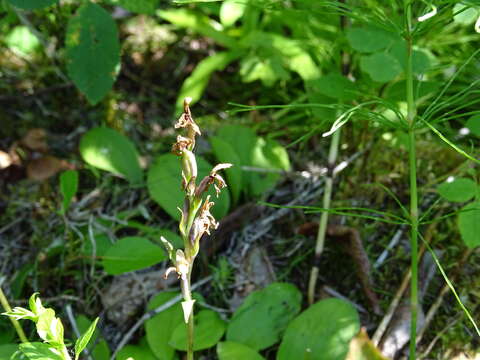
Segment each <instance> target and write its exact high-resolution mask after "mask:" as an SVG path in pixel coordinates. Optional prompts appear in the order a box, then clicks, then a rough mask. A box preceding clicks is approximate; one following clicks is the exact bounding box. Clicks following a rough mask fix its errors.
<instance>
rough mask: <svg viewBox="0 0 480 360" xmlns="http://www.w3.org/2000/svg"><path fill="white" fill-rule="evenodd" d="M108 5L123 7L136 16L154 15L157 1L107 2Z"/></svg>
mask: <svg viewBox="0 0 480 360" xmlns="http://www.w3.org/2000/svg"><path fill="white" fill-rule="evenodd" d="M108 2H109V3H111V4H114V5H118V6H121V7H123V8H124V9H126V10H128V11H131V12H134V13H138V14H147V15H153V14H155V10H156V9H157V6H158V0H108Z"/></svg>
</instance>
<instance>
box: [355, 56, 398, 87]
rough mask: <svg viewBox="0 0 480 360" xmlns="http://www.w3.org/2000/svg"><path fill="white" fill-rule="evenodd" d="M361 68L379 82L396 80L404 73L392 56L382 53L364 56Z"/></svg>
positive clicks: (361, 60)
mask: <svg viewBox="0 0 480 360" xmlns="http://www.w3.org/2000/svg"><path fill="white" fill-rule="evenodd" d="M360 67H361V68H362V70H363V71H365V72H366V73H367V74H368V75H370V77H371V78H372V79H373V80H374V81H377V82H382V83H383V82H387V81H390V80H393V79H395V78H396V77H397V76H398V75H400V73H401V72H402V67H401V65H400V63H399V62H398V60H397V59H396V58H395V57H394V56H393V55H391V54H389V53H385V52H380V53H375V54H372V55H367V56H362V57H361V59H360Z"/></svg>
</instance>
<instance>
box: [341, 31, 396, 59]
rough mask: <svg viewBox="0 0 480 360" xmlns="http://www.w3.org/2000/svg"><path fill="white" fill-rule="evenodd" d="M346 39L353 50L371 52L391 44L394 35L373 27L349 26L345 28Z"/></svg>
mask: <svg viewBox="0 0 480 360" xmlns="http://www.w3.org/2000/svg"><path fill="white" fill-rule="evenodd" d="M347 39H348V42H349V43H350V46H351V47H352V48H353V49H354V50H356V51H359V52H366V53H373V52H375V51H379V50H383V49H386V48H387V47H388V46H389V45H391V44H392V42H393V40H394V36H393V35H392V34H390V33H388V32H386V31H385V30H382V29H379V28H375V27H365V28H360V27H351V28H349V29H348V30H347Z"/></svg>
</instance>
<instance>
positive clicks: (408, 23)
mask: <svg viewBox="0 0 480 360" xmlns="http://www.w3.org/2000/svg"><path fill="white" fill-rule="evenodd" d="M404 9H405V28H406V29H405V40H406V42H407V54H406V55H407V67H406V71H405V77H406V92H407V122H408V140H409V141H408V163H409V170H410V223H411V233H410V247H411V269H412V271H411V272H412V276H411V279H410V309H411V310H410V311H411V319H410V354H409V359H410V360H415V359H416V342H415V339H416V338H417V313H418V191H417V157H416V148H415V120H416V119H415V117H416V106H415V101H414V97H413V64H412V49H413V38H412V7H411V1H410V0H405V1H404Z"/></svg>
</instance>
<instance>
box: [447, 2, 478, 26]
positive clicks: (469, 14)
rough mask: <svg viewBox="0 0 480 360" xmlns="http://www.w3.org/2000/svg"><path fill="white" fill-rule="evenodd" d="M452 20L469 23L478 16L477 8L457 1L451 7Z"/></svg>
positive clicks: (463, 23) (464, 23)
mask: <svg viewBox="0 0 480 360" xmlns="http://www.w3.org/2000/svg"><path fill="white" fill-rule="evenodd" d="M453 14H454V15H453V21H454V22H455V23H457V24H460V25H471V24H473V23H474V22H475V21H476V20H477V19H478V17H479V16H480V11H479V9H478V8H475V7H472V6H468V5H466V4H464V3H462V2H458V3H457V4H455V6H454V7H453Z"/></svg>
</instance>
